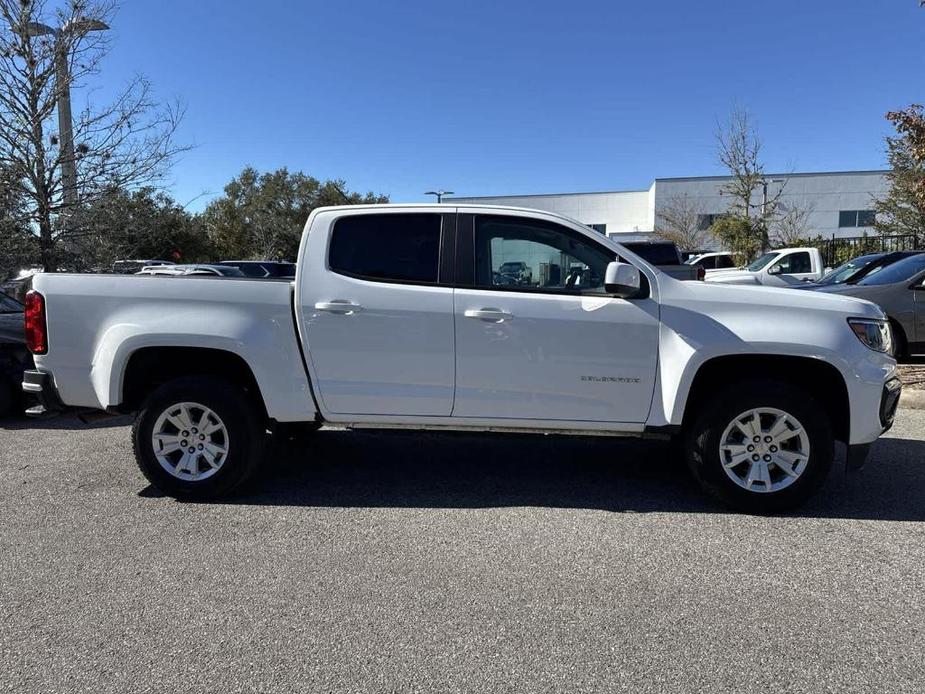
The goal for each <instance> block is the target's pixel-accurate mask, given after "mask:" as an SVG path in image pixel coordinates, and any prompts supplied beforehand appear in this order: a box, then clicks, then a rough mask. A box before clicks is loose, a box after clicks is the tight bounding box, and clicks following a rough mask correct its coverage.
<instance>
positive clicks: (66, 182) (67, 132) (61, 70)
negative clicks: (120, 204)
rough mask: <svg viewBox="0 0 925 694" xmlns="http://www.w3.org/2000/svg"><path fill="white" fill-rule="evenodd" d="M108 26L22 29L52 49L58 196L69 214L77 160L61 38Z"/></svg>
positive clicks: (91, 22)
mask: <svg viewBox="0 0 925 694" xmlns="http://www.w3.org/2000/svg"><path fill="white" fill-rule="evenodd" d="M107 29H109V25H108V24H106V23H105V22H101V21H100V20H98V19H86V18H84V17H75V18H74V19H71V20H69V21H67V22H66V23H65V24H64V26H62V27H61V28H60V29H54V28H52V27H50V26H48V25H47V24H41V23H39V22H30V23H29V24H28V25H27V26H26V31H27V32H28V34H29V36H51V37H53V39H54V42H55V46H54V50H55V90H56V92H57V100H58V141H59V145H58V146H59V147H60V153H61V156H60V157H59V159H60V161H61V193H62V197H63V199H64V207H65V209H66V210H68V211H70V210H72V209H73V208H74V207H75V206H76V205H77V158H76V155H75V154H74V121H73V118H72V117H71V75H70V66H69V65H68V56H67V43H65V42H64V41H62V40H61V39H62V37H63V36H65V35H67V34H71V33H75V32H79V33H83V34H86V33H88V32H91V31H105V30H107Z"/></svg>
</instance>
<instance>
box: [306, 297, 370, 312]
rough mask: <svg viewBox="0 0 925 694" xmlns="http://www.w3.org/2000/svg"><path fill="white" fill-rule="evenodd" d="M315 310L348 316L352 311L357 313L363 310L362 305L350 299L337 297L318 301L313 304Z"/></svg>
mask: <svg viewBox="0 0 925 694" xmlns="http://www.w3.org/2000/svg"><path fill="white" fill-rule="evenodd" d="M315 310H316V311H325V312H326V313H336V314H337V315H340V316H349V315H352V314H354V313H359V312H360V311H362V310H363V307H362V306H360V305H359V304H355V303H353V302H352V301H347V300H345V299H337V300H335V301H319V302H318V303H317V304H315Z"/></svg>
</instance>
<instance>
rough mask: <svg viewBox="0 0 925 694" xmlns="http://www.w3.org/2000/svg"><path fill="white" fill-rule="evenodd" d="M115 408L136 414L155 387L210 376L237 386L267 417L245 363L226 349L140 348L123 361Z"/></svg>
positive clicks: (257, 387) (250, 371) (254, 382)
mask: <svg viewBox="0 0 925 694" xmlns="http://www.w3.org/2000/svg"><path fill="white" fill-rule="evenodd" d="M121 376H122V377H121V381H120V389H119V392H118V400H117V402H118V405H117V409H119V410H120V411H123V412H134V411H137V410H138V409H139V408H140V407H141V405H142V403H143V402H144V400H145V398H146V397H147V395H148V394H149V393H151V392H152V391H153V390H154V389H155V388H157V387H158V386H160V385H162V384H164V383H167V382H168V381H172V380H175V379H178V378H183V377H185V376H213V377H217V378H222V379H223V380H226V381H228V382H229V383H231V384H232V385H235V386H238V387H240V388H241V389H242V390H243V391H244V392H245V393H246V394H247V396H248V398H250V399H251V401H252V402H253V403H254V405H255V406H256V407H257V408H258V411H259V412H260V413H261V414H262V415H263V416H264V417H267V416H268V413H267V406H266V403H265V402H264V399H263V395H262V393H261V391H260V386H259V385H258V383H257V378H256V377H255V376H254V372H253V370H252V369H251V367H250V365H249V364H248V363H247V361H246V360H245V359H244V358H243V357H241V356H240V355H239V354H236V353H234V352H231V351H229V350H224V349H218V348H211V347H162V346H152V347H141V348H139V349H136V350H135V351H133V352H132V353H131V354H130V355H129V357H128V359H126V362H125V367H124V368H123V370H122V374H121Z"/></svg>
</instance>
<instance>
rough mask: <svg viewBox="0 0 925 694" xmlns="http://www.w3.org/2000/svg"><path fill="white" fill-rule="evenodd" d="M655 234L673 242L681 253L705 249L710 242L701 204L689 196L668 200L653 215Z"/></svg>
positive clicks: (710, 236)
mask: <svg viewBox="0 0 925 694" xmlns="http://www.w3.org/2000/svg"><path fill="white" fill-rule="evenodd" d="M655 233H656V235H657V236H659V237H660V238H663V239H665V240H666V241H671V242H673V243H674V244H675V245H676V246H677V247H678V248H680V249H681V250H682V251H696V250H699V249H701V248H705V247H706V246H707V245H708V244H709V243H710V242H711V240H712V238H713V237H712V235H711V234H710V231H709V226H708V225H707V226H704V211H703V205H702V204H701V202H700V201H699V200H698V199H696V198H692V197H690V196H689V195H678V196H675V197H672V198H669V199H668V200H666V201H665V204H664V205H663V206H662V207H661V209H660V210H659V211H658V213H657V214H656V215H655Z"/></svg>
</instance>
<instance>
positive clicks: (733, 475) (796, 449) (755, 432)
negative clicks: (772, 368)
mask: <svg viewBox="0 0 925 694" xmlns="http://www.w3.org/2000/svg"><path fill="white" fill-rule="evenodd" d="M686 449H687V451H686V452H687V459H688V464H689V465H690V468H691V470H692V472H693V473H694V476H695V477H696V478H697V480H698V481H699V482H700V484H701V485H702V486H703V487H704V488H705V489H706V490H707V491H708V492H709V493H710V494H712V495H713V496H715V497H717V498H718V499H719V500H720V501H722V502H723V503H725V504H727V505H729V506H732V507H734V508H737V509H739V510H742V511H746V512H751V513H770V512H775V511H783V510H786V509H788V508H793V507H795V506H798V505H799V504H801V503H803V502H804V501H805V500H806V499H807V498H809V496H811V495H812V494H813V493H814V492H815V491H816V490H817V489H818V488H819V487H820V486H821V484H822V483H823V482H824V481H825V478H826V476H827V475H828V472H829V470H830V469H831V467H832V460H833V457H834V440H833V436H832V427H831V423H830V422H829V419H828V417H827V416H826V414H825V411H824V409H823V408H822V407H821V405H820V404H819V403H818V402H816V401H815V400H814V399H813V398H812V396H810V394H809V393H807V392H805V391H803V390H801V389H799V388H796V387H794V386H790V385H786V384H778V383H774V382H773V381H758V380H755V381H749V382H746V383H743V384H741V385H740V386H738V387H735V388H730V389H727V390H726V391H724V392H722V393H719V394H717V396H716V397H715V398H714V399H713V400H712V401H710V402H709V403H708V404H707V406H706V408H705V409H704V411H703V412H702V413H701V414H700V416H699V417H698V418H697V420H696V421H695V422H694V423H693V425H692V426H691V427H690V428H689V430H688V432H687V437H686Z"/></svg>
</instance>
